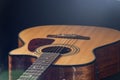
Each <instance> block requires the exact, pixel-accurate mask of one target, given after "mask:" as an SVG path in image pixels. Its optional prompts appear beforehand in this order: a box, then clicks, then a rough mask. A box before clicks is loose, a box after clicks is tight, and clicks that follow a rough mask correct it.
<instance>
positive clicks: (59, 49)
mask: <svg viewBox="0 0 120 80" xmlns="http://www.w3.org/2000/svg"><path fill="white" fill-rule="evenodd" d="M68 31H69V30H67V31H66V32H68ZM53 32H54V31H53ZM62 32H63V31H62ZM62 40H64V39H61V41H60V42H63V43H62V44H64V45H66V44H68V43H69V42H70V41H72V40H64V41H62ZM73 44H74V43H73ZM71 47H72V45H71ZM61 50H62V48H58V49H56V53H58V52H60V51H61ZM36 74H37V73H36Z"/></svg>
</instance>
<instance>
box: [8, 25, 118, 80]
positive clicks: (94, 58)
mask: <svg viewBox="0 0 120 80" xmlns="http://www.w3.org/2000/svg"><path fill="white" fill-rule="evenodd" d="M48 34H78V35H81V36H88V37H90V40H77V41H75V40H74V39H72V40H71V42H74V41H75V42H76V43H74V46H76V47H78V48H79V49H80V51H79V52H78V53H76V54H72V55H67V56H61V57H60V58H59V59H57V60H56V61H55V62H54V64H53V66H51V67H50V68H49V69H48V70H47V72H45V75H44V76H43V79H42V80H97V79H98V80H101V79H102V78H105V77H107V76H110V75H113V74H116V73H117V72H120V69H119V68H120V57H119V56H120V46H119V45H120V31H117V30H114V29H109V28H103V27H96V26H75V25H49V26H37V27H32V28H28V29H25V30H23V31H22V32H21V33H20V34H19V39H20V40H19V48H17V49H15V50H12V51H11V52H10V54H9V56H10V60H9V65H10V66H9V72H10V74H9V76H10V78H11V79H9V80H16V79H17V78H16V79H13V78H12V77H13V74H12V73H13V71H14V70H23V71H24V70H25V69H27V67H28V66H29V65H30V64H31V63H33V62H34V61H35V59H36V58H38V57H39V56H40V54H35V52H31V51H29V50H28V44H29V42H30V41H31V40H32V39H35V38H47V37H46V36H47V35H48ZM54 40H55V41H54V42H53V43H52V44H63V42H64V41H68V40H67V39H58V38H54ZM68 44H71V43H68ZM40 47H44V46H40ZM21 56H22V57H23V58H22V57H21ZM110 60H111V61H110ZM18 61H19V63H18ZM94 63H95V64H94ZM24 65H27V66H24ZM111 69H112V71H111ZM54 75H55V76H54ZM19 76H20V74H19ZM60 76H61V77H60ZM64 78H65V79H64Z"/></svg>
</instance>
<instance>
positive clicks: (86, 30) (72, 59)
mask: <svg viewBox="0 0 120 80" xmlns="http://www.w3.org/2000/svg"><path fill="white" fill-rule="evenodd" d="M69 34H70V35H72V34H73V36H74V34H75V35H80V36H84V37H88V38H89V39H88V40H85V39H67V38H54V37H47V36H48V35H62V36H64V35H67V36H68V37H69V36H70V35H69ZM36 38H43V39H54V42H53V43H52V44H50V45H45V46H40V50H39V51H41V50H42V49H44V48H46V47H49V46H53V45H61V44H62V45H63V46H66V47H69V48H71V53H70V54H69V53H68V54H65V55H61V56H60V57H59V59H57V60H56V61H55V62H54V64H55V65H65V66H66V65H68V66H69V65H84V64H88V63H91V62H93V61H94V60H95V58H96V57H95V55H94V52H93V51H94V49H96V48H98V47H100V46H105V45H107V44H112V43H114V42H116V41H119V40H120V31H118V30H114V29H110V28H105V27H96V26H77V25H46V26H36V27H32V28H28V29H25V30H23V31H21V32H20V33H19V39H20V40H22V42H23V43H24V45H23V46H22V47H20V48H17V49H15V50H12V51H11V52H10V55H30V56H34V57H39V56H40V55H41V53H42V52H40V53H37V52H36V51H33V52H32V51H30V50H29V49H28V45H29V43H30V41H31V40H33V39H36ZM106 57H107V56H106Z"/></svg>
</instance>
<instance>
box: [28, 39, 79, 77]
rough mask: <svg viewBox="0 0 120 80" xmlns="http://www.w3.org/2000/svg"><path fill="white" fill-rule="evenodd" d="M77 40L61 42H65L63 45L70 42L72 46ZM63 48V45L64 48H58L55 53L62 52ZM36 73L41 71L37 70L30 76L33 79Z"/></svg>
mask: <svg viewBox="0 0 120 80" xmlns="http://www.w3.org/2000/svg"><path fill="white" fill-rule="evenodd" d="M76 41H77V40H64V41H60V42H63V45H62V46H64V45H66V44H70V45H71V46H72V45H73V44H75V42H76ZM62 49H64V47H62V48H57V49H56V52H55V53H59V52H61V50H62ZM33 73H34V72H33ZM36 74H39V71H37V72H35V74H34V75H32V76H30V77H31V79H33V78H34V77H35V75H36ZM32 77H33V78H32Z"/></svg>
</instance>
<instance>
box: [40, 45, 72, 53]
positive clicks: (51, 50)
mask: <svg viewBox="0 0 120 80" xmlns="http://www.w3.org/2000/svg"><path fill="white" fill-rule="evenodd" d="M70 51H71V49H70V48H68V47H63V46H51V47H46V48H44V49H42V52H47V53H48V52H49V53H60V54H65V53H69V52H70Z"/></svg>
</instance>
